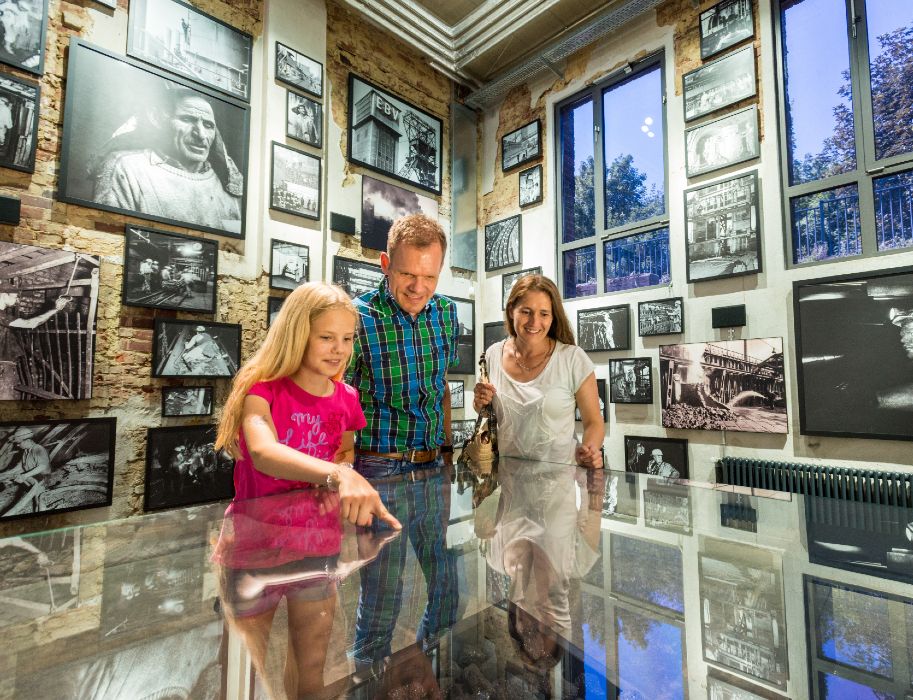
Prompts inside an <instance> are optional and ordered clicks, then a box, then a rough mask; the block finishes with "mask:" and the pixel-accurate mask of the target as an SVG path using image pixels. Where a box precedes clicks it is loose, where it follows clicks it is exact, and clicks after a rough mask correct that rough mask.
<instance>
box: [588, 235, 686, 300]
mask: <svg viewBox="0 0 913 700" xmlns="http://www.w3.org/2000/svg"><path fill="white" fill-rule="evenodd" d="M603 252H604V254H605V291H607V292H617V291H619V290H621V289H633V288H635V287H653V286H655V285H658V284H669V279H670V277H669V229H668V228H661V229H658V230H656V231H650V232H648V233H639V234H637V235H635V236H625V237H624V238H613V239H611V240H608V241H606V242H605V247H604V249H603Z"/></svg>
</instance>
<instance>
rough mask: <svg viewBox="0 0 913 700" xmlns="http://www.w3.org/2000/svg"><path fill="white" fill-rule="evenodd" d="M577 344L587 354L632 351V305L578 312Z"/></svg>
mask: <svg viewBox="0 0 913 700" xmlns="http://www.w3.org/2000/svg"><path fill="white" fill-rule="evenodd" d="M577 344H578V345H580V347H581V348H583V349H584V350H586V351H587V352H605V351H615V350H630V349H631V305H630V304H616V305H614V306H601V307H599V308H596V309H578V310H577Z"/></svg>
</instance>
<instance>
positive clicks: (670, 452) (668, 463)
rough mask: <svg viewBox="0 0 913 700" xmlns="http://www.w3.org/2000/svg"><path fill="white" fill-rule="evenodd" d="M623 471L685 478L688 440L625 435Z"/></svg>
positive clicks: (686, 476) (686, 473) (687, 472)
mask: <svg viewBox="0 0 913 700" xmlns="http://www.w3.org/2000/svg"><path fill="white" fill-rule="evenodd" d="M625 471H627V472H635V473H637V474H651V475H653V476H661V477H664V478H666V479H687V478H688V475H689V471H688V441H687V440H679V439H676V438H653V437H640V436H637V435H625Z"/></svg>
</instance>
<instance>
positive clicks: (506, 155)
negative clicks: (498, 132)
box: [501, 119, 542, 171]
mask: <svg viewBox="0 0 913 700" xmlns="http://www.w3.org/2000/svg"><path fill="white" fill-rule="evenodd" d="M541 156H542V132H541V130H540V129H539V120H538V119H537V120H536V121H534V122H530V123H529V124H524V125H523V126H521V127H520V128H519V129H516V130H514V131H511V132H510V133H509V134H507V135H505V136H503V137H501V170H502V171H506V170H510V169H511V168H515V167H517V166H518V165H523V164H524V163H529V162H530V161H531V160H536V159H537V158H540V157H541Z"/></svg>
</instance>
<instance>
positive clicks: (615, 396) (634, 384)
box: [609, 357, 653, 403]
mask: <svg viewBox="0 0 913 700" xmlns="http://www.w3.org/2000/svg"><path fill="white" fill-rule="evenodd" d="M609 386H610V391H609V400H610V401H611V402H612V403H653V360H652V359H650V358H649V357H626V358H624V359H623V360H609Z"/></svg>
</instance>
